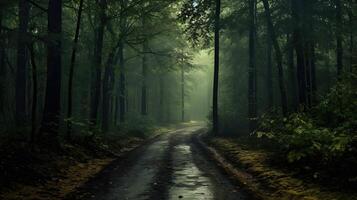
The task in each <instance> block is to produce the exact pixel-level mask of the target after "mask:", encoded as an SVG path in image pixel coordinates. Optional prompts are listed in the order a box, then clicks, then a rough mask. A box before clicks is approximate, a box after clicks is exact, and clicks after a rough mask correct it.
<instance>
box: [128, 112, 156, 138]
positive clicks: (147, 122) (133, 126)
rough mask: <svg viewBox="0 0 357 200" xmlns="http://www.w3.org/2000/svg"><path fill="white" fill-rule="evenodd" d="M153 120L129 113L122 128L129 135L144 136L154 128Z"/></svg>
mask: <svg viewBox="0 0 357 200" xmlns="http://www.w3.org/2000/svg"><path fill="white" fill-rule="evenodd" d="M154 123H155V122H154V120H153V119H151V118H150V117H145V116H141V115H130V116H129V118H128V120H127V121H126V122H125V123H124V124H123V125H122V130H123V131H124V132H125V133H126V134H127V135H130V136H134V137H139V138H145V137H147V136H148V135H150V134H151V133H152V132H153V130H154Z"/></svg>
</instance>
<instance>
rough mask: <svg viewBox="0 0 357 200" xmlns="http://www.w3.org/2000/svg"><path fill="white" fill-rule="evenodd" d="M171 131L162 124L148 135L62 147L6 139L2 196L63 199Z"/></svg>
mask: <svg viewBox="0 0 357 200" xmlns="http://www.w3.org/2000/svg"><path fill="white" fill-rule="evenodd" d="M168 131H169V130H168V129H166V128H160V129H157V130H156V131H155V134H153V135H151V136H149V137H147V138H143V137H132V136H120V137H118V138H116V139H112V140H106V141H93V140H91V141H90V142H89V141H87V140H85V139H83V138H82V140H83V141H76V142H72V143H66V142H63V143H61V148H60V150H49V149H40V148H37V149H31V148H29V147H28V144H27V143H26V142H24V141H22V142H21V141H17V140H15V141H7V142H3V144H4V145H1V148H0V199H6V200H18V199H21V200H26V199H29V200H30V199H36V200H45V199H51V200H56V199H63V198H64V197H65V196H66V195H68V194H69V193H71V192H73V191H75V190H76V188H78V187H79V186H81V185H82V184H84V183H85V182H87V181H88V180H89V179H90V178H91V177H94V176H95V175H96V174H97V173H98V172H100V171H101V170H102V169H103V168H105V167H106V166H108V165H109V164H110V163H112V162H113V161H115V160H117V159H118V158H120V157H122V156H124V155H125V154H127V153H128V152H130V151H133V150H134V149H136V148H137V147H139V146H141V145H143V144H144V143H146V142H149V141H150V140H152V139H154V138H155V137H157V136H158V135H160V134H163V133H165V132H168ZM5 144H6V145H5Z"/></svg>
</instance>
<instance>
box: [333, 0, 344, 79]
mask: <svg viewBox="0 0 357 200" xmlns="http://www.w3.org/2000/svg"><path fill="white" fill-rule="evenodd" d="M335 4H336V66H337V77H338V78H339V79H340V78H341V75H342V69H343V61H342V59H343V48H342V8H341V0H335Z"/></svg>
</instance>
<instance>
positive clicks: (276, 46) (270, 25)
mask: <svg viewBox="0 0 357 200" xmlns="http://www.w3.org/2000/svg"><path fill="white" fill-rule="evenodd" d="M263 4H264V10H265V17H266V19H267V24H268V31H269V33H268V34H269V36H270V39H271V41H272V43H273V47H274V50H275V51H274V52H275V57H276V63H277V68H278V80H279V88H280V97H281V108H282V111H283V115H284V116H286V115H287V112H288V106H287V104H288V103H287V97H286V90H285V83H284V71H283V55H282V53H281V49H280V45H279V43H278V40H277V36H276V33H275V28H274V25H273V21H272V19H271V14H270V6H269V2H268V0H263Z"/></svg>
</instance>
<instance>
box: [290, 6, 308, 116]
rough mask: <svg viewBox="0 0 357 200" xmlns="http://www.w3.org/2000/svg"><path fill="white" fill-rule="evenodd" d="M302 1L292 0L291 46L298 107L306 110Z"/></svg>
mask: <svg viewBox="0 0 357 200" xmlns="http://www.w3.org/2000/svg"><path fill="white" fill-rule="evenodd" d="M303 3H304V2H303V1H302V0H292V18H293V24H294V30H293V44H294V49H295V52H296V62H297V65H296V71H297V73H296V74H297V81H298V93H299V107H300V108H301V109H303V110H304V109H305V108H306V75H305V58H304V48H303V35H302V34H303V33H302V30H303V17H302V16H303Z"/></svg>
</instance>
